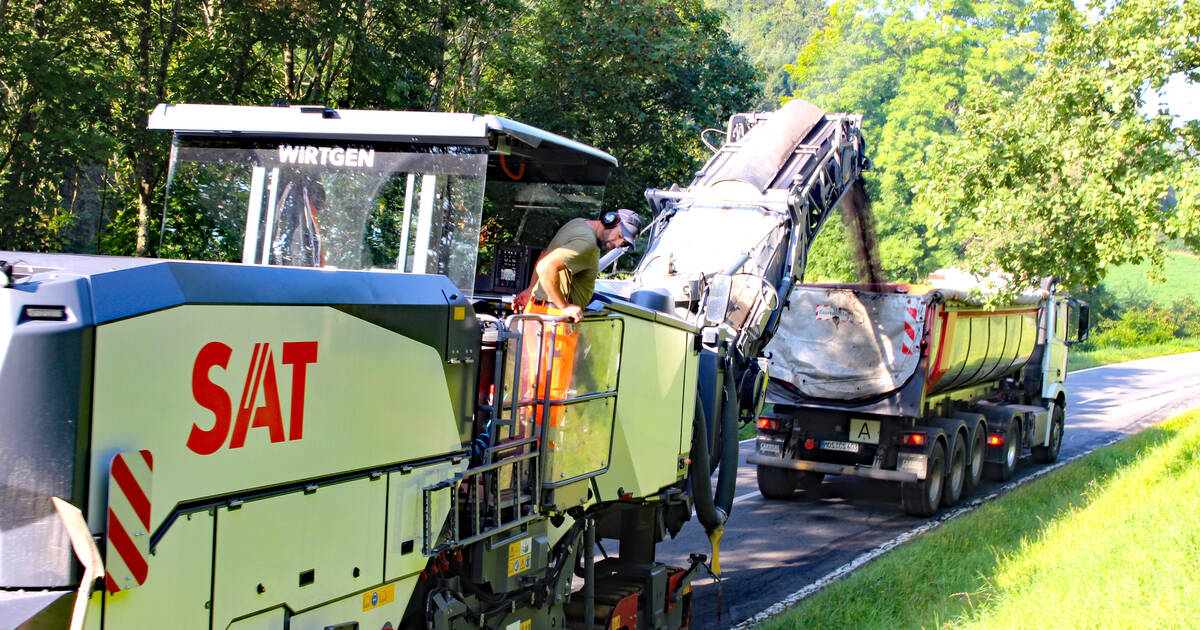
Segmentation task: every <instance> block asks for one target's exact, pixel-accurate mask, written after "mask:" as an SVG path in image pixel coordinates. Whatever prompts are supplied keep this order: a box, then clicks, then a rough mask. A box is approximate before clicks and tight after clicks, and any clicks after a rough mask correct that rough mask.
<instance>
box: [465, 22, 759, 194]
mask: <svg viewBox="0 0 1200 630" xmlns="http://www.w3.org/2000/svg"><path fill="white" fill-rule="evenodd" d="M497 47H498V48H499V49H501V50H503V51H504V54H503V55H497V56H496V57H495V58H494V59H493V60H492V62H491V63H490V64H489V66H488V67H487V68H486V69H485V71H484V79H485V80H484V84H485V86H486V87H485V88H484V90H483V95H484V99H485V100H484V102H485V103H487V104H488V105H489V107H490V108H491V109H494V110H496V111H497V112H499V113H501V114H503V115H506V116H509V117H511V118H514V119H517V120H521V121H523V122H527V123H530V124H533V125H537V126H540V127H544V128H546V129H549V130H551V131H554V132H556V133H559V134H562V135H565V136H567V137H570V138H575V139H578V140H580V141H583V142H586V143H588V144H592V145H594V146H597V147H601V148H603V149H605V150H607V151H609V152H610V153H612V154H613V155H614V156H615V157H616V158H617V159H618V160H619V161H620V163H621V166H620V168H618V169H617V170H616V172H615V173H614V175H613V177H612V178H611V179H610V182H609V188H608V192H607V193H606V203H605V205H606V206H608V207H622V206H623V207H629V208H641V207H644V205H645V201H644V200H643V197H642V193H643V191H644V190H645V189H646V188H647V187H648V186H663V185H666V184H667V183H668V182H671V181H683V182H687V181H689V180H690V179H691V175H692V173H693V171H694V170H695V168H696V166H697V165H698V163H699V160H701V159H702V158H704V157H705V156H704V154H703V149H702V148H701V145H700V142H699V136H700V131H701V130H703V129H704V128H706V127H708V126H711V125H712V124H713V123H714V122H715V121H722V120H724V119H726V118H727V117H728V116H729V115H730V114H731V113H733V112H735V111H738V110H741V109H743V108H744V107H745V106H746V104H747V103H748V102H749V101H750V100H751V98H753V96H754V90H755V88H754V72H753V68H752V67H751V66H750V65H749V64H748V63H747V62H746V61H745V60H744V59H743V58H742V57H741V56H740V54H739V50H738V48H737V47H736V46H735V45H734V44H733V43H732V42H730V40H729V37H728V36H727V35H726V34H725V32H724V31H722V30H721V16H720V14H719V13H717V12H715V11H711V10H708V9H705V8H704V6H703V5H702V4H701V3H700V0H633V1H629V2H620V3H617V2H608V1H607V0H539V1H538V2H536V3H533V5H532V6H531V7H530V8H529V9H528V10H527V11H526V12H525V13H524V14H523V15H522V16H521V18H520V19H519V20H518V22H517V23H516V24H515V27H514V28H513V29H511V30H509V31H506V32H505V33H504V34H503V36H502V37H501V38H500V41H499V42H498V43H497Z"/></svg>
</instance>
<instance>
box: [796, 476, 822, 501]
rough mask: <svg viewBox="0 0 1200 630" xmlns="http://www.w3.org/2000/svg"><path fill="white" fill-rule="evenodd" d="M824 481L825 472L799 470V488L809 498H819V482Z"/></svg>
mask: <svg viewBox="0 0 1200 630" xmlns="http://www.w3.org/2000/svg"><path fill="white" fill-rule="evenodd" d="M824 481H825V473H819V472H810V471H807V470H802V471H800V489H801V490H803V491H804V494H805V496H806V497H807V498H809V499H816V498H820V496H821V483H822V482H824Z"/></svg>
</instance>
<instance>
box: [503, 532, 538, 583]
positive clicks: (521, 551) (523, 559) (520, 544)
mask: <svg viewBox="0 0 1200 630" xmlns="http://www.w3.org/2000/svg"><path fill="white" fill-rule="evenodd" d="M532 552H533V544H532V541H531V540H530V539H529V538H524V539H522V540H518V541H517V542H514V543H510V544H509V545H508V576H509V577H512V576H514V575H516V574H518V573H522V572H524V571H528V570H529V569H530V568H531V567H532V566H533V553H532Z"/></svg>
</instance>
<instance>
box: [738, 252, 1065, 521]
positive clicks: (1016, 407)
mask: <svg viewBox="0 0 1200 630" xmlns="http://www.w3.org/2000/svg"><path fill="white" fill-rule="evenodd" d="M1087 319H1088V315H1087V304H1086V303H1084V302H1082V301H1080V300H1077V299H1075V298H1071V297H1069V296H1067V295H1065V294H1063V293H1060V292H1058V291H1057V286H1056V284H1055V283H1054V282H1053V281H1049V280H1048V281H1046V282H1044V283H1043V284H1042V286H1041V287H1039V288H1037V289H1035V290H1030V291H1025V292H1017V291H1013V290H1010V289H1006V288H1005V286H1004V285H1003V278H1002V277H998V276H990V277H988V278H977V277H975V276H971V275H970V274H966V273H963V272H958V271H954V270H944V271H940V272H937V273H934V274H933V275H932V276H931V278H930V280H929V284H924V285H917V284H884V285H871V284H853V283H851V284H806V285H800V286H797V287H795V288H794V289H793V291H792V293H791V296H790V297H789V305H788V309H787V311H786V313H785V314H784V317H783V323H782V324H781V327H780V329H779V333H778V334H777V335H776V336H775V338H774V339H773V340H772V341H771V344H770V345H769V347H768V349H767V353H768V354H769V356H770V375H771V382H770V385H769V387H768V394H767V402H768V407H767V409H768V410H769V411H768V412H765V413H764V414H762V416H761V417H760V418H759V420H758V435H757V439H756V446H755V454H754V455H752V456H751V457H750V458H749V460H748V461H749V463H751V464H754V465H756V466H757V479H758V487H759V490H760V491H761V493H762V494H763V496H765V497H768V498H772V499H786V498H790V497H792V496H794V494H795V493H796V491H797V490H798V489H800V490H803V491H804V492H806V493H814V492H817V491H818V490H819V487H820V484H821V483H822V481H823V479H824V477H825V476H826V475H850V476H855V477H864V478H869V479H877V480H884V481H893V482H900V490H901V492H900V497H901V503H902V505H903V508H904V510H905V511H906V512H907V513H909V514H913V515H917V516H931V515H932V514H934V513H935V512H936V511H937V510H938V509H939V508H940V507H941V506H950V505H954V504H955V503H956V502H957V501H958V500H959V499H960V497H961V496H962V495H963V493H964V492H965V491H969V490H970V489H972V488H974V487H975V486H977V485H979V483H980V482H981V479H982V478H983V476H984V474H985V473H986V474H988V476H989V477H990V478H994V479H997V480H1002V481H1006V480H1008V479H1009V478H1010V477H1011V476H1012V475H1013V471H1014V470H1015V468H1016V466H1017V464H1018V462H1019V459H1020V457H1021V455H1022V453H1023V452H1024V451H1025V449H1028V450H1030V451H1031V452H1032V455H1033V458H1034V459H1035V460H1036V461H1039V462H1052V461H1054V460H1055V459H1056V458H1057V457H1058V453H1059V448H1060V446H1061V445H1062V438H1063V428H1064V413H1065V410H1066V406H1067V401H1068V397H1067V390H1066V387H1065V384H1064V380H1065V377H1066V361H1067V348H1068V346H1070V345H1072V344H1075V343H1078V342H1079V341H1082V340H1084V339H1086V336H1087Z"/></svg>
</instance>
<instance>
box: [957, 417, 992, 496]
mask: <svg viewBox="0 0 1200 630" xmlns="http://www.w3.org/2000/svg"><path fill="white" fill-rule="evenodd" d="M970 440H971V442H970V446H969V447H968V448H967V478H966V480H965V482H964V484H963V488H964V490H967V491H970V490H974V489H975V488H978V487H979V484H980V483H982V482H983V457H984V452H985V451H986V450H987V427H986V426H984V425H983V423H977V424H976V425H975V428H974V430H973V431H971V435H970Z"/></svg>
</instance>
